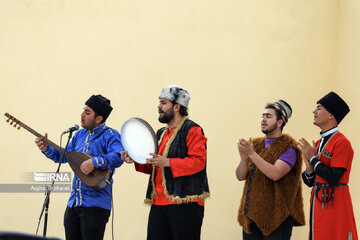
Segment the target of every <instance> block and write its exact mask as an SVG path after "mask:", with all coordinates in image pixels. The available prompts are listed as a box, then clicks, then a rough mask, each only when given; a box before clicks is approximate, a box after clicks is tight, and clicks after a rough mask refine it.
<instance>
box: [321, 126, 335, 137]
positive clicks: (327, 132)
mask: <svg viewBox="0 0 360 240" xmlns="http://www.w3.org/2000/svg"><path fill="white" fill-rule="evenodd" d="M337 131H338V127H337V126H336V127H333V128H331V129H329V130H327V131H326V132H320V135H321V137H323V138H324V137H327V136H330V135H331V134H333V133H334V132H337Z"/></svg>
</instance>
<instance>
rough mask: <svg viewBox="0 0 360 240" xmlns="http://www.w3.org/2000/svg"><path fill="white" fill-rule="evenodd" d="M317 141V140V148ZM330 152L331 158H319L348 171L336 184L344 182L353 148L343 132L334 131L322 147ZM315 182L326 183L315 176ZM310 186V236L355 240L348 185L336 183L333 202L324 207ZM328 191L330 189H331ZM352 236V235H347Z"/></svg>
mask: <svg viewBox="0 0 360 240" xmlns="http://www.w3.org/2000/svg"><path fill="white" fill-rule="evenodd" d="M319 143H320V140H318V141H317V142H316V149H317V148H318V146H319ZM324 148H325V150H326V151H327V152H328V153H330V156H331V158H329V157H326V156H324V155H323V154H321V157H320V161H321V162H322V163H323V164H325V165H326V166H329V167H341V168H345V169H346V170H347V171H346V172H345V173H344V175H343V176H342V178H341V179H340V181H339V183H342V184H347V183H348V182H349V175H350V171H351V163H352V160H353V155H354V151H353V149H352V147H351V144H350V142H349V141H348V139H347V138H346V137H345V136H344V135H343V134H342V133H339V132H338V133H337V134H335V135H334V136H333V137H332V138H331V139H330V140H329V141H328V143H327V144H326V146H325V147H324ZM317 182H318V183H327V181H326V180H325V179H323V178H321V177H319V176H317ZM315 188H316V187H313V189H312V193H311V200H310V201H311V205H310V206H311V208H312V210H313V211H312V216H310V217H311V218H312V221H311V222H312V226H310V236H309V239H312V240H325V239H331V240H335V239H336V240H348V239H349V240H350V239H351V240H358V235H357V231H356V224H355V217H354V212H353V207H352V202H351V196H350V192H349V186H348V185H344V186H337V187H336V188H335V194H334V198H333V203H332V202H331V201H330V202H328V203H327V206H326V204H324V206H323V205H322V203H321V202H320V201H319V200H318V199H316V198H314V197H315V196H314V192H315V191H314V190H315ZM330 192H331V191H330ZM317 195H318V198H319V199H322V190H320V191H318V194H317ZM350 235H351V237H352V238H351V237H350Z"/></svg>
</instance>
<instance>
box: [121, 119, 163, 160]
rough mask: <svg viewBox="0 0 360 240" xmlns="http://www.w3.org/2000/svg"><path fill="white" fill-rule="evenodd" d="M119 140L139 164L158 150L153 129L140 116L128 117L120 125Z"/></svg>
mask: <svg viewBox="0 0 360 240" xmlns="http://www.w3.org/2000/svg"><path fill="white" fill-rule="evenodd" d="M121 142H122V144H123V146H124V148H125V151H127V152H128V154H129V156H130V157H131V159H132V160H134V161H135V162H137V163H140V164H145V163H146V159H147V158H151V157H152V156H151V155H149V154H150V153H157V150H158V145H157V140H156V136H155V133H154V130H153V129H152V128H151V126H150V125H149V124H148V123H147V122H146V121H144V120H142V119H141V118H130V119H129V120H127V121H126V122H125V123H124V124H123V125H122V127H121Z"/></svg>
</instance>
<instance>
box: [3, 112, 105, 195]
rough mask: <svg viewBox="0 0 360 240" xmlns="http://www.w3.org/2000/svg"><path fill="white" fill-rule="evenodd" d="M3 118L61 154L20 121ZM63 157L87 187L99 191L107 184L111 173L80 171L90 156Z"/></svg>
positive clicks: (71, 153)
mask: <svg viewBox="0 0 360 240" xmlns="http://www.w3.org/2000/svg"><path fill="white" fill-rule="evenodd" d="M5 116H6V117H7V118H8V119H7V120H6V121H7V122H9V124H10V125H13V124H14V127H15V128H17V129H20V127H22V128H24V129H26V130H28V131H29V132H30V133H32V134H34V135H35V136H36V137H39V138H41V139H42V140H43V141H44V142H46V143H47V144H49V145H50V146H52V147H53V148H55V149H56V150H58V151H60V152H62V151H63V149H62V148H60V147H59V146H58V145H56V144H55V143H54V142H52V141H50V140H49V139H47V138H45V137H44V136H43V135H41V134H40V133H38V132H37V131H35V130H34V129H32V128H31V127H29V126H27V125H26V124H24V123H22V122H21V121H20V120H18V119H16V118H15V117H13V116H11V115H10V114H8V113H5ZM65 157H66V160H67V162H68V163H69V165H70V167H71V168H72V170H73V171H74V173H75V174H76V175H77V176H78V178H79V179H80V180H81V181H82V182H83V183H85V184H86V185H87V186H89V187H91V188H93V189H95V190H99V189H101V188H103V187H105V186H106V185H107V184H109V181H110V179H111V173H110V171H109V170H107V169H101V168H95V169H94V170H93V171H92V172H91V173H89V174H88V175H85V174H84V173H82V172H81V170H80V165H81V164H82V163H83V162H84V161H85V160H87V159H89V158H92V156H91V155H89V154H86V153H81V152H66V153H65Z"/></svg>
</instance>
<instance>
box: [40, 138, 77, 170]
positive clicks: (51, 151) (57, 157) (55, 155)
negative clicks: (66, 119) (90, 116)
mask: <svg viewBox="0 0 360 240" xmlns="http://www.w3.org/2000/svg"><path fill="white" fill-rule="evenodd" d="M77 138H78V135H77V134H75V135H74V137H73V139H72V140H71V141H70V142H69V145H68V148H67V151H68V152H71V151H73V149H74V144H75V142H76V139H77ZM42 153H43V154H44V155H45V156H46V157H47V158H49V159H51V160H53V161H54V162H56V163H59V162H60V161H61V160H62V159H63V155H62V154H61V153H60V152H59V151H58V150H56V149H55V148H53V147H52V146H50V145H48V148H47V149H46V150H45V151H44V152H42ZM62 163H67V160H66V158H65V157H64V159H63V161H62Z"/></svg>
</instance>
